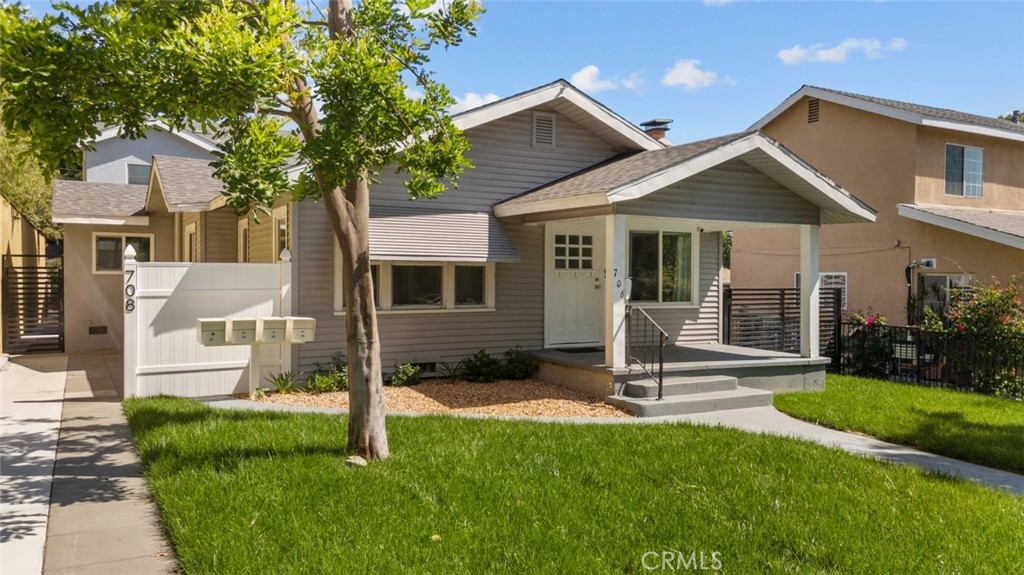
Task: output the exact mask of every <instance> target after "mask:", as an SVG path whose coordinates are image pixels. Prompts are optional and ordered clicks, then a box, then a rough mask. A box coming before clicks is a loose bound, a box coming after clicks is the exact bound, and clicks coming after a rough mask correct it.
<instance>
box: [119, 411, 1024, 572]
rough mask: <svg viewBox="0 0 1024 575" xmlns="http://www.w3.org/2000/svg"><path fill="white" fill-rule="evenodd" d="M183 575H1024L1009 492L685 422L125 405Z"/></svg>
mask: <svg viewBox="0 0 1024 575" xmlns="http://www.w3.org/2000/svg"><path fill="white" fill-rule="evenodd" d="M124 405H125V411H126V413H127V414H128V417H129V420H130V422H131V425H132V428H133V430H134V432H135V437H136V441H137V444H138V447H139V451H140V453H141V455H142V459H143V461H144V465H145V469H146V474H147V477H148V478H149V482H150V485H151V487H152V490H153V493H154V495H155V498H156V501H157V503H158V505H159V507H160V512H161V514H162V517H163V520H164V525H165V526H166V527H167V530H168V532H169V534H170V537H171V540H172V541H173V544H174V547H175V549H176V551H177V554H178V558H179V560H180V562H181V565H182V567H183V569H184V570H185V572H187V573H204V574H205V573H261V574H263V573H328V572H332V573H445V574H449V573H474V574H475V573H494V572H513V573H587V574H589V573H649V572H686V571H687V569H685V568H680V569H676V570H675V571H672V570H667V569H659V570H656V571H649V570H647V569H645V567H644V563H643V562H644V560H645V557H646V560H647V565H648V566H652V565H654V566H660V564H659V563H657V562H654V560H653V556H652V555H646V556H645V553H648V552H658V553H661V552H666V551H667V552H670V553H671V552H673V551H679V552H681V553H682V554H683V556H685V557H689V556H690V554H691V553H698V554H699V553H701V552H703V553H704V554H705V566H712V553H719V555H718V556H717V558H718V559H719V560H720V562H721V566H722V571H723V572H725V573H791V572H800V573H865V574H867V573H870V574H872V575H874V574H877V573H958V572H962V573H979V574H980V573H1014V572H1016V573H1020V572H1024V556H1022V555H1021V553H1020V550H1021V549H1024V529H1021V525H1024V498H1020V497H1012V496H1009V495H1006V494H1002V493H997V492H995V491H991V490H988V489H985V488H982V487H979V486H976V485H973V484H970V483H966V482H962V481H957V480H952V479H948V478H945V477H941V476H937V475H929V474H924V473H921V472H918V471H917V470H915V469H912V468H907V467H899V466H894V465H887V464H883V463H879V462H876V461H872V460H868V459H861V458H857V457H854V456H850V455H847V454H845V453H842V452H839V451H835V450H831V449H827V448H824V447H821V446H818V445H813V444H809V443H802V442H798V441H794V440H789V439H782V438H776V437H767V436H758V435H752V434H747V433H743V432H739V431H734V430H726V429H712V428H703V427H695V426H690V425H607V426H598V425H587V426H582V425H555V424H541V423H530V422H509V421H495V420H476V419H459V418H447V417H419V418H401V417H391V418H389V419H388V429H389V433H390V440H391V447H392V452H393V455H392V457H391V459H389V460H387V461H385V462H378V463H374V464H371V466H370V467H368V468H349V467H346V466H345V465H344V463H343V459H344V456H345V455H346V453H345V450H344V439H343V436H344V430H345V420H344V419H343V418H342V417H338V416H326V415H315V414H285V413H254V412H229V411H218V410H211V409H209V408H207V407H205V406H202V405H200V404H198V403H195V402H192V401H188V400H182V399H168V398H157V399H132V400H128V401H126V402H125V404H124Z"/></svg>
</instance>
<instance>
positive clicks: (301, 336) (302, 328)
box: [198, 317, 316, 345]
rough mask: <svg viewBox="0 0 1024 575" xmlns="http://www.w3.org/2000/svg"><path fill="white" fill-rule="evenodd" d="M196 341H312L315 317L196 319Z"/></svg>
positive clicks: (230, 342)
mask: <svg viewBox="0 0 1024 575" xmlns="http://www.w3.org/2000/svg"><path fill="white" fill-rule="evenodd" d="M198 322H199V343H201V344H203V345H252V344H257V343H305V342H307V341H313V334H314V333H315V332H316V320H315V319H313V318H311V317H258V318H248V317H238V318H224V317H217V318H199V320H198Z"/></svg>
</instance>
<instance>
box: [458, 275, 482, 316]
mask: <svg viewBox="0 0 1024 575" xmlns="http://www.w3.org/2000/svg"><path fill="white" fill-rule="evenodd" d="M455 305H469V306H473V305H484V268H483V266H455Z"/></svg>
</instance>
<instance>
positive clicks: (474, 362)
mask: <svg viewBox="0 0 1024 575" xmlns="http://www.w3.org/2000/svg"><path fill="white" fill-rule="evenodd" d="M463 361H465V366H463V369H464V371H463V376H464V377H465V378H466V380H467V381H472V382H475V383H490V382H492V381H495V380H498V379H501V377H502V375H504V373H503V372H504V369H503V367H504V366H503V365H502V362H501V360H500V359H496V358H493V357H491V356H490V354H488V353H487V350H485V349H481V350H480V351H478V352H476V353H474V354H473V355H471V356H469V357H467V358H466V359H465V360H463Z"/></svg>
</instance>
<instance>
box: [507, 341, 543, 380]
mask: <svg viewBox="0 0 1024 575" xmlns="http://www.w3.org/2000/svg"><path fill="white" fill-rule="evenodd" d="M502 368H503V369H502V372H503V373H502V379H530V378H531V377H533V376H534V374H536V373H537V369H538V368H540V362H539V361H537V358H536V357H534V356H533V354H532V353H529V352H526V351H523V350H522V349H521V348H520V347H519V346H516V347H514V348H512V349H510V350H508V351H506V352H505V361H504V365H503V366H502Z"/></svg>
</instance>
